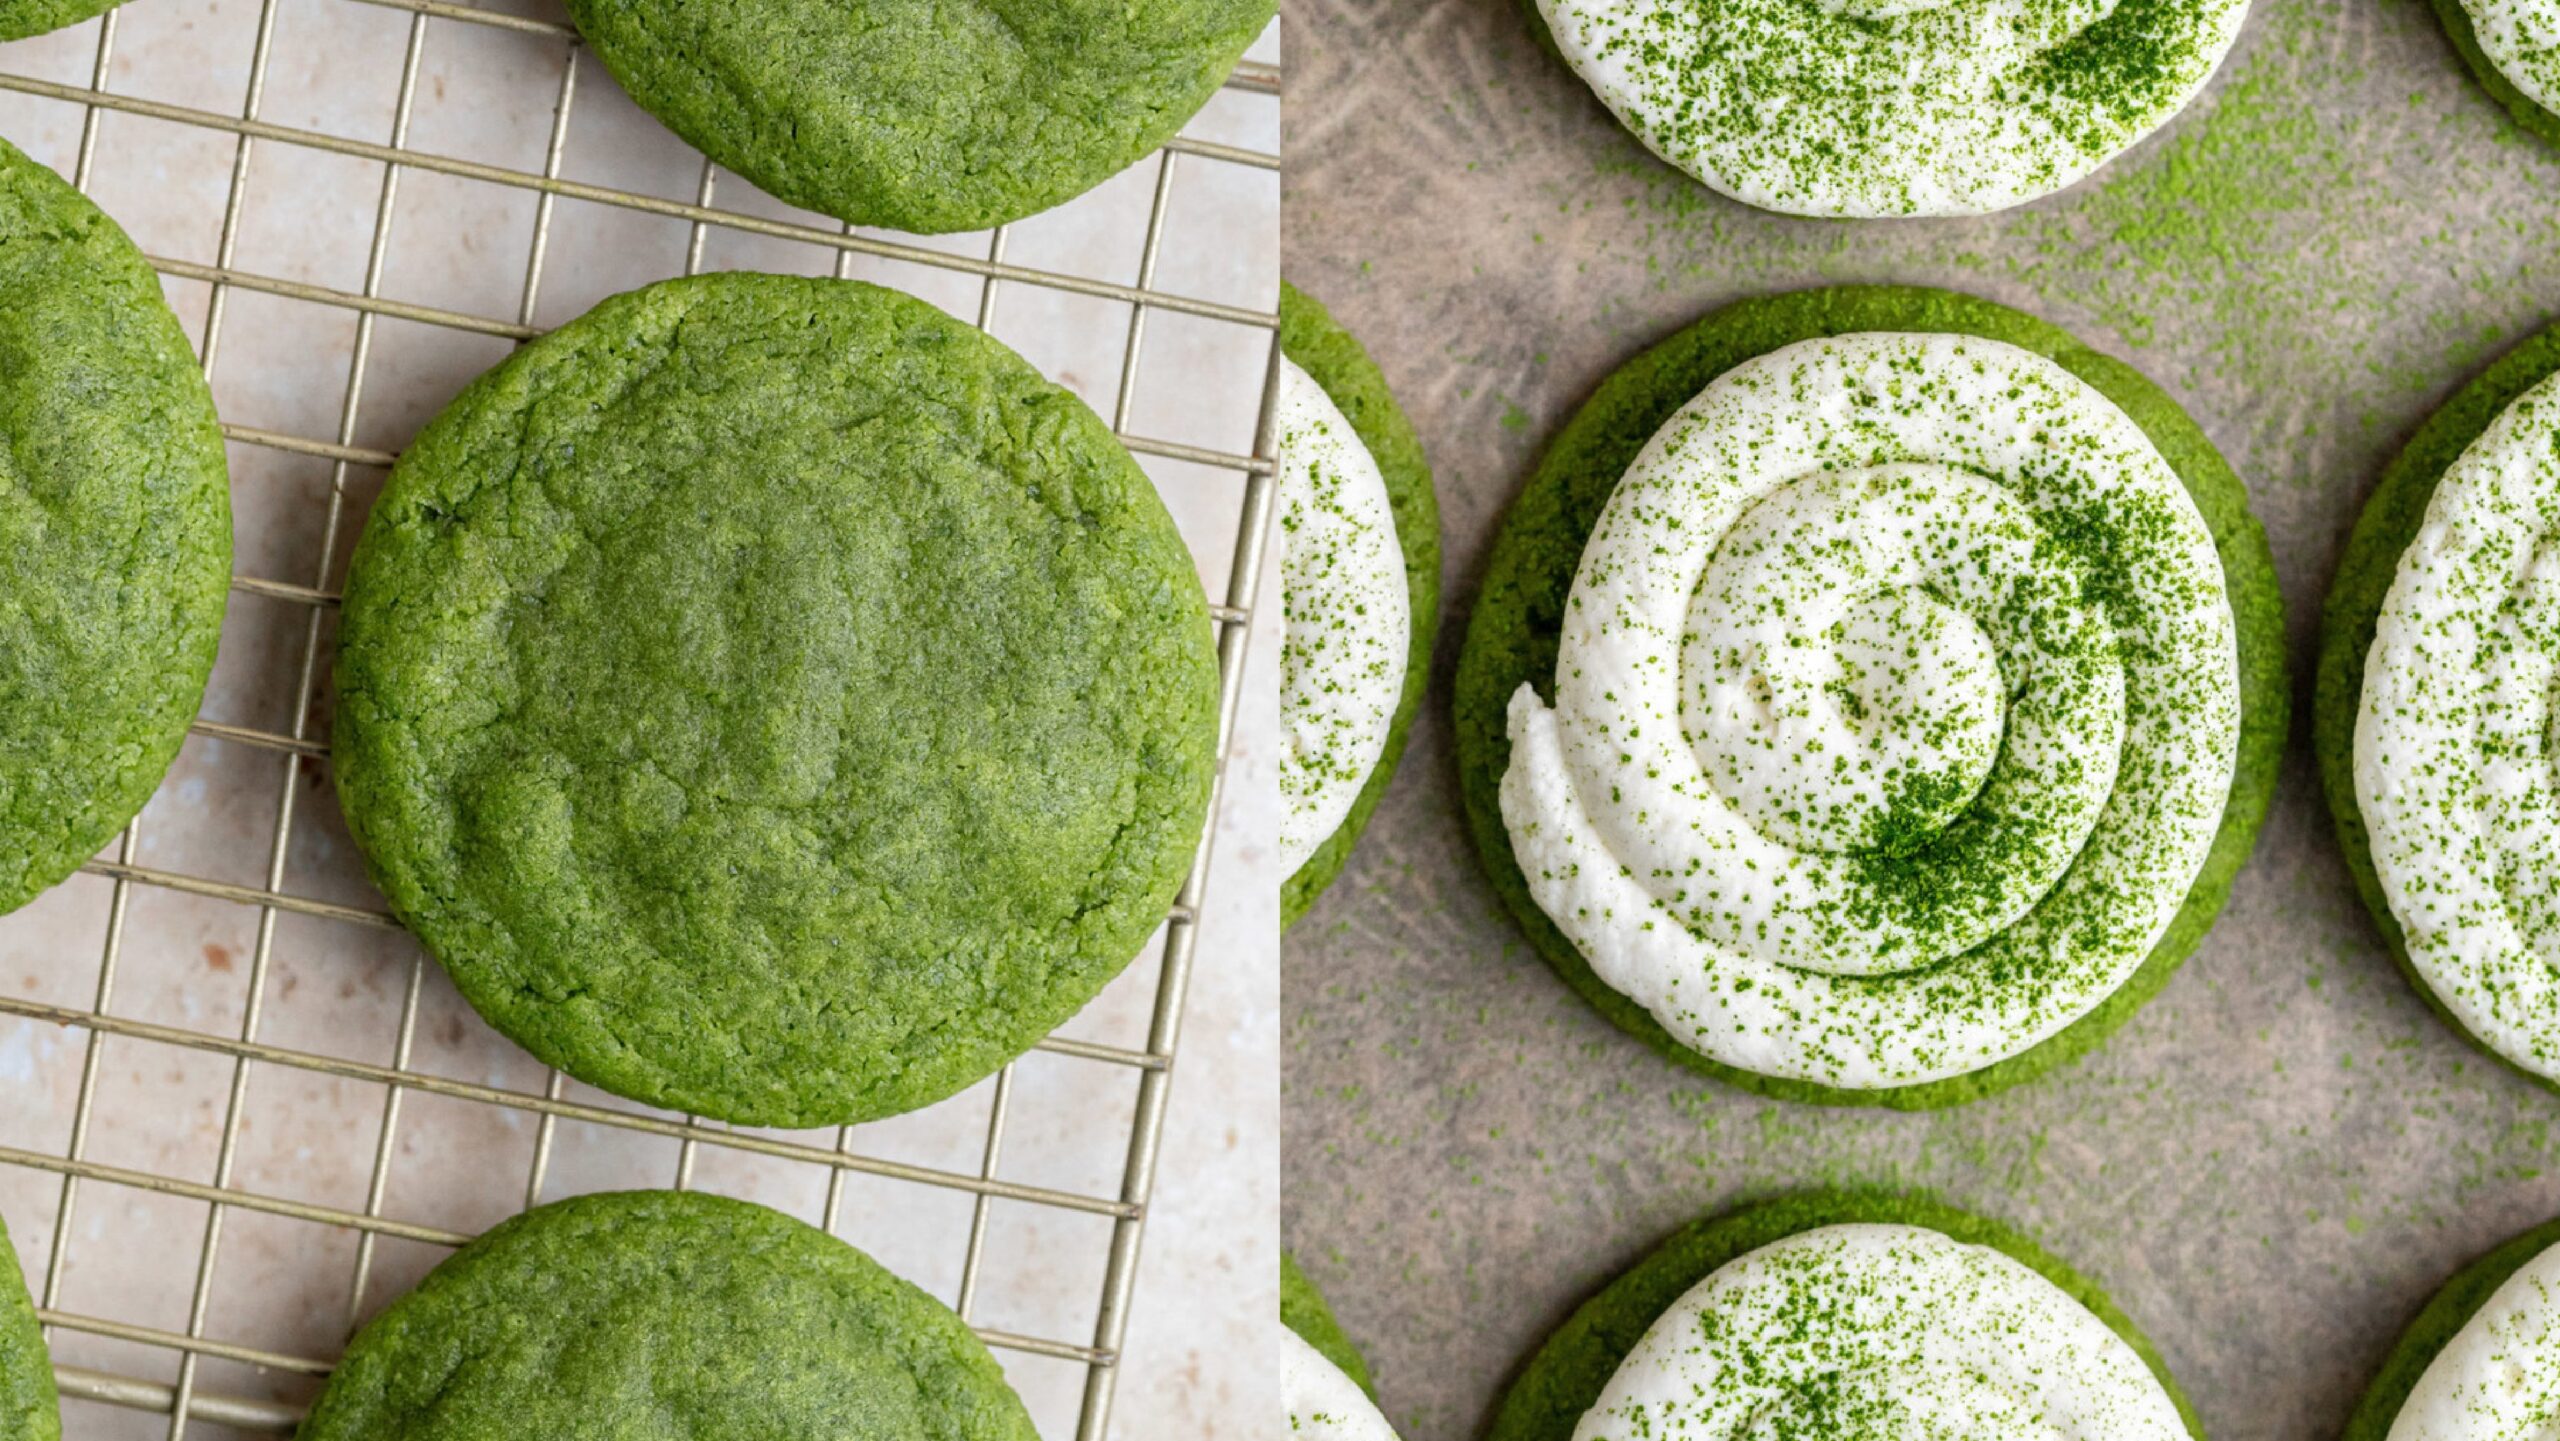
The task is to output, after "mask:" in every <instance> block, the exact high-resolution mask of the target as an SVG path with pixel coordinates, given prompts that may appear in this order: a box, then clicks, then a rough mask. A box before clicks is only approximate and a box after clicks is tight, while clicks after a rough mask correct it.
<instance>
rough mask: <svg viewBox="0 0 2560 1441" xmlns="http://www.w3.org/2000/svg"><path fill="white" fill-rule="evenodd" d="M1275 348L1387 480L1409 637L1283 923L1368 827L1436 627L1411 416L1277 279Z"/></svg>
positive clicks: (1288, 887) (1318, 312)
mask: <svg viewBox="0 0 2560 1441" xmlns="http://www.w3.org/2000/svg"><path fill="white" fill-rule="evenodd" d="M1280 353H1281V354H1283V355H1285V356H1287V357H1289V359H1290V360H1291V361H1292V362H1293V363H1295V364H1296V365H1297V367H1298V368H1299V369H1300V370H1303V371H1305V372H1306V373H1307V375H1308V376H1309V377H1310V378H1311V379H1313V380H1314V381H1315V383H1316V384H1318V385H1320V386H1322V387H1324V393H1325V395H1326V396H1327V397H1329V398H1330V399H1331V400H1332V401H1333V403H1334V406H1335V408H1337V409H1339V410H1340V411H1341V412H1342V415H1343V418H1344V419H1345V420H1348V421H1350V422H1351V429H1352V430H1353V431H1354V432H1355V433H1357V434H1358V435H1359V437H1360V443H1361V445H1362V446H1364V447H1366V448H1367V449H1368V452H1369V458H1370V459H1372V460H1374V461H1376V462H1377V463H1378V475H1379V477H1380V478H1381V479H1383V480H1384V481H1385V482H1386V484H1387V504H1388V505H1389V506H1390V507H1391V508H1392V509H1393V510H1394V512H1395V518H1396V544H1397V547H1398V548H1399V549H1401V550H1402V551H1403V552H1404V588H1405V597H1406V600H1407V602H1408V604H1409V605H1410V607H1411V612H1412V616H1413V641H1412V644H1411V646H1410V648H1409V649H1407V651H1406V652H1405V666H1404V693H1403V694H1402V695H1401V696H1400V697H1398V698H1397V701H1396V713H1395V717H1394V719H1393V720H1391V721H1389V722H1388V724H1387V745H1386V749H1384V750H1382V751H1380V752H1379V753H1378V763H1377V765H1376V766H1374V767H1372V768H1371V770H1370V772H1369V779H1368V781H1367V782H1366V783H1365V784H1363V785H1362V786H1361V787H1360V794H1359V795H1358V796H1357V797H1356V798H1354V799H1353V801H1352V802H1351V813H1350V814H1349V815H1346V816H1344V817H1343V818H1342V824H1341V825H1340V826H1337V827H1335V828H1334V832H1333V834H1332V835H1330V836H1327V837H1325V839H1324V843H1323V844H1322V845H1319V846H1317V847H1316V849H1315V853H1314V854H1313V855H1310V856H1308V857H1307V859H1306V862H1305V864H1303V865H1301V866H1299V867H1298V869H1297V873H1296V874H1294V875H1292V876H1290V877H1289V879H1288V881H1287V882H1286V883H1284V884H1283V885H1282V886H1281V889H1280V924H1281V927H1282V928H1283V929H1286V928H1287V927H1290V926H1293V925H1296V924H1297V922H1298V917H1300V916H1303V915H1305V914H1306V913H1307V908H1308V907H1309V906H1312V905H1314V904H1315V900H1316V897H1317V896H1319V895H1322V894H1323V893H1324V888H1325V887H1327V886H1329V885H1332V884H1333V878H1334V877H1335V876H1337V875H1340V874H1341V873H1342V867H1343V863H1344V862H1346V861H1348V860H1349V859H1350V858H1351V848H1352V847H1353V846H1355V845H1357V844H1359V841H1360V832H1361V831H1363V830H1365V829H1367V827H1368V825H1369V816H1370V814H1371V813H1372V812H1374V811H1375V810H1377V808H1378V800H1379V798H1380V797H1381V796H1384V795H1385V794H1386V793H1387V784H1388V782H1390V781H1392V780H1393V779H1395V772H1396V762H1397V761H1398V760H1399V759H1401V758H1402V757H1403V755H1404V743H1405V739H1406V737H1407V736H1408V734H1409V733H1410V732H1411V731H1412V729H1413V717H1414V714H1415V713H1416V712H1418V711H1420V710H1421V709H1422V693H1423V691H1425V690H1427V689H1429V688H1430V684H1431V646H1432V642H1433V641H1434V640H1435V639H1436V638H1437V637H1438V636H1439V634H1440V501H1439V497H1438V496H1437V495H1436V494H1434V493H1433V491H1432V488H1431V465H1430V462H1428V461H1427V460H1425V459H1424V458H1423V454H1422V441H1421V439H1420V438H1419V437H1417V436H1416V435H1415V434H1414V433H1413V423H1412V422H1411V421H1409V420H1406V419H1405V415H1404V412H1403V411H1402V410H1400V409H1398V408H1397V406H1396V399H1395V397H1394V396H1393V395H1391V394H1389V393H1388V391H1387V378H1386V377H1385V376H1383V375H1381V374H1379V373H1378V366H1377V363H1376V362H1375V361H1372V360H1371V359H1370V358H1369V352H1368V351H1366V350H1363V349H1362V348H1361V347H1360V342H1359V341H1358V340H1356V339H1354V338H1353V337H1352V335H1351V332H1349V331H1347V330H1344V329H1343V328H1342V327H1341V326H1339V325H1336V324H1335V323H1334V320H1333V317H1332V316H1331V315H1330V314H1328V313H1326V311H1325V308H1324V306H1323V305H1322V304H1320V303H1318V302H1317V301H1316V300H1315V299H1313V298H1312V297H1310V296H1309V295H1307V293H1306V292H1304V291H1302V290H1300V289H1298V288H1297V287H1296V286H1294V285H1291V284H1289V283H1288V282H1286V281H1283V282H1281V285H1280Z"/></svg>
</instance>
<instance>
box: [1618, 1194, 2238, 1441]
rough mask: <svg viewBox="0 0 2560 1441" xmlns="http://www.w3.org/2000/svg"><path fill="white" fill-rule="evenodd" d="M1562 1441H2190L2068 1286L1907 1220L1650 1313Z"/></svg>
mask: <svg viewBox="0 0 2560 1441" xmlns="http://www.w3.org/2000/svg"><path fill="white" fill-rule="evenodd" d="M1573 1435H1574V1441H1789V1438H1796V1437H1805V1438H1813V1437H1820V1438H1823V1441H1974V1438H1979V1441H2187V1428H2186V1424H2185V1422H2184V1421H2183V1420H2182V1419H2181V1418H2180V1417H2179V1415H2178V1408H2177V1404H2176V1403H2175V1402H2174V1401H2172V1400H2171V1399H2170V1397H2169V1393H2168V1391H2167V1389H2166V1388H2164V1387H2163V1386H2162V1385H2161V1384H2160V1381H2159V1378H2157V1377H2155V1376H2153V1375H2152V1374H2151V1371H2150V1369H2149V1368H2148V1367H2146V1366H2145V1365H2144V1364H2143V1362H2142V1357H2141V1356H2140V1355H2139V1354H2137V1353H2136V1352H2135V1351H2134V1349H2133V1347H2132V1346H2131V1345H2130V1344H2129V1343H2128V1342H2126V1340H2125V1339H2124V1338H2123V1337H2121V1336H2119V1335H2117V1334H2116V1333H2115V1332H2114V1331H2113V1330H2112V1329H2110V1328H2109V1327H2108V1325H2107V1323H2106V1322H2104V1321H2102V1320H2100V1319H2098V1317H2097V1316H2096V1315H2095V1314H2093V1313H2092V1312H2090V1310H2089V1309H2088V1308H2087V1307H2085V1306H2083V1305H2081V1304H2080V1303H2079V1302H2078V1301H2077V1300H2075V1299H2073V1298H2072V1296H2071V1295H2070V1293H2068V1292H2066V1291H2064V1290H2063V1289H2062V1288H2061V1287H2059V1286H2056V1285H2055V1284H2054V1283H2053V1282H2051V1281H2049V1280H2047V1279H2046V1278H2045V1277H2043V1276H2042V1275H2040V1274H2038V1273H2037V1272H2036V1271H2035V1270H2034V1269H2032V1268H2030V1267H2028V1266H2027V1265H2025V1264H2024V1263H2022V1262H2020V1261H2017V1260H2015V1259H2013V1258H2012V1257H2010V1256H2008V1255H2006V1254H2004V1253H2002V1252H2000V1251H1997V1250H1993V1249H1992V1248H1990V1247H1988V1246H1975V1245H1969V1244H1967V1243H1965V1242H1961V1241H1958V1240H1956V1239H1954V1238H1953V1237H1950V1236H1947V1235H1945V1234H1943V1233H1941V1232H1937V1231H1932V1230H1928V1229H1926V1228H1924V1227H1919V1226H1902V1225H1847V1226H1826V1227H1823V1228H1821V1229H1819V1230H1813V1231H1805V1232H1801V1233H1799V1234H1797V1235H1793V1236H1789V1237H1787V1238H1785V1239H1784V1240H1781V1241H1776V1242H1773V1243H1771V1244H1770V1245H1767V1246H1763V1247H1761V1248H1760V1249H1759V1250H1757V1251H1753V1252H1751V1253H1750V1254H1748V1255H1745V1256H1741V1257H1737V1258H1736V1259H1734V1260H1733V1261H1731V1262H1728V1263H1727V1264H1725V1265H1724V1266H1722V1267H1720V1268H1718V1269H1717V1270H1716V1272H1715V1273H1714V1274H1713V1275H1711V1276H1709V1277H1707V1278H1706V1279H1705V1280H1703V1281H1701V1282H1699V1283H1698V1284H1697V1285H1696V1286H1694V1287H1692V1288H1691V1289H1690V1291H1689V1292H1688V1294H1687V1295H1684V1296H1682V1297H1681V1298H1680V1299H1679V1300H1678V1301H1677V1302H1675V1303H1673V1305H1672V1306H1671V1308H1670V1309H1669V1310H1667V1311H1665V1312H1663V1313H1662V1315H1661V1316H1660V1317H1658V1318H1656V1319H1655V1321H1654V1323H1653V1325H1652V1327H1651V1328H1650V1329H1649V1330H1647V1331H1646V1332H1645V1334H1644V1338H1643V1339H1642V1340H1640V1341H1638V1342H1637V1343H1636V1346H1635V1349H1634V1350H1632V1351H1630V1352H1629V1353H1628V1354H1627V1358H1626V1360H1625V1361H1623V1362H1622V1363H1620V1365H1619V1367H1618V1370H1617V1374H1615V1375H1614V1376H1612V1377H1611V1378H1610V1380H1609V1384H1608V1387H1607V1388H1606V1389H1605V1390H1603V1391H1602V1392H1601V1393H1600V1399H1599V1401H1598V1402H1597V1403H1595V1404H1594V1405H1593V1406H1592V1408H1591V1409H1590V1410H1589V1411H1587V1412H1585V1413H1583V1417H1582V1421H1581V1424H1579V1425H1578V1426H1576V1427H1575V1428H1574V1432H1573Z"/></svg>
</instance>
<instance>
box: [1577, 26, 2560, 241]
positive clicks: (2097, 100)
mask: <svg viewBox="0 0 2560 1441" xmlns="http://www.w3.org/2000/svg"><path fill="white" fill-rule="evenodd" d="M2516 3H2532V0H2516ZM1538 8H1539V11H1540V13H1541V14H1543V15H1544V16H1545V18H1546V22H1547V27H1548V30H1549V31H1550V33H1552V34H1553V35H1554V37H1555V42H1556V48H1557V50H1558V51H1559V52H1560V53H1561V54H1562V55H1563V56H1564V58H1565V61H1566V63H1567V64H1569V65H1571V66H1572V67H1573V68H1574V70H1575V71H1576V72H1577V73H1578V74H1580V75H1581V76H1582V78H1583V80H1584V81H1585V83H1587V84H1589V85H1590V86H1591V88H1592V90H1593V92H1594V93H1596V94H1597V95H1598V96H1599V97H1600V100H1601V102H1602V103H1603V104H1605V105H1607V106H1608V107H1609V109H1610V110H1611V111H1613V112H1614V113H1615V114H1616V115H1617V117H1618V119H1619V120H1620V122H1621V123H1623V124H1624V125H1625V126H1626V127H1627V128H1628V129H1629V130H1631V131H1633V132H1634V133H1635V134H1636V136H1637V137H1638V138H1639V139H1641V140H1643V141H1644V143H1645V144H1646V145H1648V146H1650V147H1651V148H1652V149H1653V151H1654V153H1656V154H1658V155H1660V156H1661V157H1662V158H1663V159H1664V160H1666V161H1668V162H1670V163H1671V164H1673V165H1676V166H1678V167H1679V168H1681V169H1683V170H1686V171H1688V172H1689V173H1690V174H1692V175H1695V176H1697V177H1698V178H1699V179H1700V180H1702V181H1705V182H1706V183H1707V184H1708V185H1710V186H1712V187H1714V188H1715V189H1717V190H1719V191H1721V192H1723V193H1724V194H1727V195H1730V196H1732V197H1734V198H1735V199H1737V200H1741V201H1744V202H1746V203H1749V204H1752V205H1757V206H1761V207H1763V208H1765V209H1770V210H1778V211H1784V212H1787V213H1789V214H1796V215H1839V216H1883V215H1973V214H1980V213H1983V212H1986V211H1993V210H2002V209H2006V208H2008V207H2009V206H2012V205H2018V204H2022V203H2024V202H2026V201H2029V200H2033V199H2035V198H2036V197H2038V196H2040V195H2046V194H2050V193H2052V192H2053V191H2056V190H2059V189H2061V188H2063V187H2064V186H2066V185H2069V184H2071V183H2072V182H2074V181H2076V180H2078V179H2080V178H2081V177H2082V176H2085V175H2087V174H2088V173H2089V172H2090V171H2092V170H2095V169H2097V168H2098V167H2099V166H2100V165H2103V164H2105V163H2106V162H2107V161H2108V160H2109V159H2111V158H2112V157H2114V156H2115V155H2117V154H2119V153H2121V152H2123V151H2124V150H2126V149H2128V148H2129V147H2131V146H2132V145H2133V144H2134V143H2135V142H2137V141H2139V140H2141V139H2142V138H2143V137H2144V136H2146V135H2148V134H2150V133H2151V132H2152V131H2153V130H2155V129H2157V128H2159V127H2160V126H2161V125H2162V124H2164V123H2166V122H2167V121H2168V119H2169V118H2170V117H2171V116H2172V115H2175V114H2176V113H2177V112H2178V110H2179V109H2180V108H2181V107H2182V106H2184V105H2185V104H2186V103H2187V102H2188V101H2189V100H2190V99H2192V98H2193V97H2194V96H2195V94H2196V92H2197V91H2198V90H2200V89H2202V88H2203V87H2204V83H2205V81H2206V80H2207V79H2209V78H2210V77H2211V76H2212V74H2213V71H2214V67H2215V66H2217V65H2219V64H2220V63H2221V61H2222V56H2223V54H2224V52H2225V51H2227V50H2229V49H2230V48H2231V42H2232V40H2233V39H2234V38H2235V37H2237V36H2238V35H2239V33H2240V22H2241V20H2242V19H2243V18H2244V17H2245V16H2246V15H2247V13H2248V0H1538Z"/></svg>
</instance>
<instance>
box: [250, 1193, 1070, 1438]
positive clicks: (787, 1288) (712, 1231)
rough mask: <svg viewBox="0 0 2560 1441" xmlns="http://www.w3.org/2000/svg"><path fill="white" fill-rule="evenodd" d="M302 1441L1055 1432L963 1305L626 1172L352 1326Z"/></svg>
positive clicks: (815, 1232) (787, 1221)
mask: <svg viewBox="0 0 2560 1441" xmlns="http://www.w3.org/2000/svg"><path fill="white" fill-rule="evenodd" d="M295 1434H296V1435H297V1436H299V1437H300V1438H301V1441H379V1438H382V1437H389V1436H398V1437H402V1438H405V1441H496V1438H500V1437H533V1436H557V1437H567V1436H649V1437H664V1438H680V1441H750V1438H752V1441H797V1438H807V1441H820V1438H827V1441H834V1438H843V1437H861V1438H864V1441H1036V1437H1035V1433H1034V1432H1033V1430H1032V1426H1031V1420H1030V1418H1029V1416H1027V1415H1026V1414H1025V1413H1024V1411H1023V1408H1022V1402H1021V1400H1020V1398H1018V1397H1016V1396H1015V1395H1014V1393H1013V1391H1012V1390H1011V1388H1009V1387H1008V1386H1007V1385H1006V1384H1005V1379H1004V1372H1003V1370H1002V1369H1001V1368H999V1367H998V1366H997V1365H996V1361H995V1358H994V1357H992V1356H990V1355H988V1354H987V1348H986V1347H985V1346H984V1345H983V1344H981V1343H980V1342H979V1340H978V1338H977V1337H976V1336H974V1335H972V1334H970V1331H969V1328H968V1326H967V1325H966V1324H965V1323H963V1322H962V1321H961V1319H960V1318H959V1317H958V1316H956V1315H953V1314H952V1312H951V1311H950V1309H949V1308H947V1307H945V1306H944V1305H943V1304H942V1303H941V1302H939V1301H936V1300H935V1299H933V1298H932V1297H931V1296H928V1295H926V1294H925V1293H924V1292H922V1291H920V1290H918V1289H917V1288H915V1287H914V1286H912V1285H909V1284H908V1283H907V1282H905V1281H902V1280H900V1279H899V1278H897V1277H896V1276H893V1275H891V1274H890V1273H889V1272H887V1271H885V1270H883V1269H881V1267H880V1265H879V1263H877V1262H875V1261H873V1260H872V1259H871V1258H870V1257H868V1256H866V1255H864V1254H863V1253H862V1252H860V1251H858V1250H856V1249H854V1248H853V1247H852V1246H850V1245H847V1244H846V1243H844V1242H843V1241H839V1240H837V1239H836V1238H835V1237H833V1236H830V1235H828V1234H827V1233H826V1232H824V1231H821V1230H819V1229H818V1228H816V1227H815V1226H811V1225H809V1224H807V1223H806V1222H803V1221H797V1220H793V1219H792V1218H791V1217H789V1216H785V1215H783V1214H781V1213H780V1212H778V1211H770V1210H767V1209H765V1208H764V1207H762V1206H758V1205H754V1204H752V1203H749V1202H746V1201H733V1200H730V1199H728V1198H726V1197H722V1196H712V1195H706V1194H703V1193H701V1192H680V1191H617V1192H605V1193H601V1194H597V1195H588V1196H579V1197H576V1198H574V1199H571V1200H566V1201H555V1202H553V1203H552V1204H550V1205H547V1206H542V1207H539V1208H537V1209H535V1210H532V1211H528V1212H526V1213H524V1214H523V1215H521V1216H518V1217H516V1218H514V1219H513V1220H510V1221H506V1222H503V1223H501V1224H500V1225H499V1226H498V1227H497V1228H496V1229H494V1230H491V1231H490V1232H488V1233H487V1234H486V1235H483V1236H481V1237H480V1238H479V1239H478V1240H476V1241H473V1242H472V1243H471V1244H469V1245H467V1246H465V1247H463V1248H462V1249H461V1250H459V1251H457V1252H455V1253H454V1254H453V1255H452V1256H450V1257H447V1258H446V1259H445V1261H444V1262H443V1263H442V1264H441V1265H439V1266H437V1267H436V1268H435V1269H434V1270H433V1271H430V1272H428V1273H427V1278H426V1279H425V1280H423V1281H421V1282H419V1283H418V1287H417V1289H416V1290H414V1291H411V1292H410V1293H409V1294H408V1295H406V1296H403V1297H401V1298H400V1299H399V1300H397V1301H394V1302H392V1303H391V1305H390V1307H389V1308H388V1309H386V1310H385V1311H383V1313H382V1314H381V1315H379V1316H377V1317H375V1318H374V1319H373V1320H372V1321H371V1322H370V1323H369V1324H367V1325H366V1326H365V1328H364V1329H363V1330H362V1331H359V1332H357V1333H356V1338H355V1340H354V1341H352V1342H350V1343H349V1344H348V1346H347V1354H346V1358H345V1359H344V1360H342V1361H340V1362H339V1363H338V1367H337V1369H336V1370H335V1371H334V1372H332V1373H331V1374H330V1377H329V1384H328V1386H327V1387H326V1388H325V1389H324V1390H322V1391H321V1393H320V1397H319V1399H318V1400H317V1401H315V1402H314V1403H313V1404H312V1407H311V1415H310V1419H308V1420H306V1421H305V1422H303V1424H302V1429H301V1430H300V1431H298V1432H296V1433H295Z"/></svg>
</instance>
